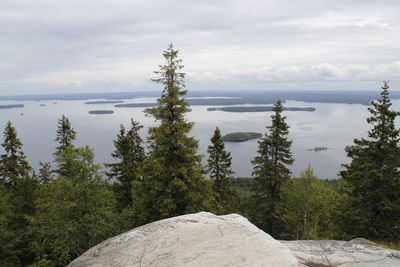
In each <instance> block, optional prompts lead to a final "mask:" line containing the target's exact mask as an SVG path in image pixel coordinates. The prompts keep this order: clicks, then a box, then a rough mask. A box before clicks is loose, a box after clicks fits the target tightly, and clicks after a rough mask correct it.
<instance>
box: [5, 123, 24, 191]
mask: <svg viewBox="0 0 400 267" xmlns="http://www.w3.org/2000/svg"><path fill="white" fill-rule="evenodd" d="M3 136H4V141H3V143H2V146H3V148H4V152H5V153H4V154H2V155H1V160H0V178H1V181H2V182H3V183H4V184H6V185H15V184H16V183H17V181H18V179H21V178H26V177H28V176H29V172H30V171H31V167H30V166H29V163H28V161H27V159H26V156H25V153H24V152H23V150H22V143H21V140H20V139H19V138H18V136H17V131H16V129H15V128H14V126H13V125H12V123H11V122H10V121H8V122H7V124H6V127H5V129H4V132H3Z"/></svg>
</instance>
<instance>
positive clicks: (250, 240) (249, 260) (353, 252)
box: [68, 212, 400, 267]
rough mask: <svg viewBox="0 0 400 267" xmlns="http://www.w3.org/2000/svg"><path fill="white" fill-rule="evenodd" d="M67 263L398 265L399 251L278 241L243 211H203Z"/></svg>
mask: <svg viewBox="0 0 400 267" xmlns="http://www.w3.org/2000/svg"><path fill="white" fill-rule="evenodd" d="M68 266H70V267H83V266H92V267H106V266H107V267H113V266H115V267H116V266H118V267H128V266H141V267H144V266H162V267H168V266H206V267H211V266H229V267H231V266H266V267H268V266H271V267H286V266H288V267H305V266H308V267H370V266H371V267H372V266H379V267H395V266H396V267H399V266H400V252H399V251H395V250H390V249H384V248H381V247H378V246H376V245H375V244H374V243H372V242H369V241H367V240H365V239H355V240H352V241H348V242H346V241H329V240H327V241H326V240H325V241H315V240H301V241H282V242H279V241H277V240H275V239H273V238H272V237H271V236H270V235H268V234H266V233H265V232H263V231H261V230H260V229H258V228H257V227H256V226H254V225H253V224H251V223H250V222H249V221H248V220H247V219H246V218H244V217H242V216H240V215H237V214H231V215H224V216H216V215H214V214H211V213H207V212H200V213H196V214H188V215H183V216H178V217H174V218H169V219H165V220H161V221H157V222H153V223H150V224H147V225H143V226H141V227H138V228H135V229H133V230H131V231H129V232H126V233H124V234H121V235H119V236H115V237H113V238H110V239H108V240H106V241H104V242H102V243H100V244H98V245H97V246H95V247H93V248H91V249H89V250H88V251H86V252H85V253H84V254H82V255H81V256H80V257H78V258H77V259H75V260H74V261H73V262H71V263H70V264H69V265H68Z"/></svg>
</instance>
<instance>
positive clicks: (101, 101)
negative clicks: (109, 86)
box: [85, 100, 124, 105]
mask: <svg viewBox="0 0 400 267" xmlns="http://www.w3.org/2000/svg"><path fill="white" fill-rule="evenodd" d="M121 103H124V101H122V100H99V101H89V102H85V105H95V104H121Z"/></svg>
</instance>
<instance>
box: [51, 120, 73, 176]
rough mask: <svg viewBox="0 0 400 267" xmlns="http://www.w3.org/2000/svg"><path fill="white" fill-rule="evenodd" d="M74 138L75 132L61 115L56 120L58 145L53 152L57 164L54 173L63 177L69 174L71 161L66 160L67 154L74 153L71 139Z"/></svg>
mask: <svg viewBox="0 0 400 267" xmlns="http://www.w3.org/2000/svg"><path fill="white" fill-rule="evenodd" d="M75 138H76V132H75V130H74V129H73V128H72V125H71V122H70V121H69V119H68V118H67V117H66V116H64V115H62V117H61V119H59V120H58V122H57V136H56V140H55V141H57V142H58V144H59V145H58V146H57V148H56V152H55V153H54V156H55V161H56V164H57V169H56V170H55V172H56V173H58V174H59V175H61V176H63V177H68V176H71V175H72V174H71V173H70V172H71V161H70V160H68V156H67V155H74V154H75V153H74V150H75V147H74V144H73V141H74V140H75Z"/></svg>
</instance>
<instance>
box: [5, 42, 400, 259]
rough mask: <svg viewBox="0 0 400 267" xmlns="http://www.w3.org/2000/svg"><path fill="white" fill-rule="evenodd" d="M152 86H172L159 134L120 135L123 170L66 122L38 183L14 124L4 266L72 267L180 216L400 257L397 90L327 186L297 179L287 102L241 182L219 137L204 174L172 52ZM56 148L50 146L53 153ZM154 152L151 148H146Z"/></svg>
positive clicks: (385, 97)
mask: <svg viewBox="0 0 400 267" xmlns="http://www.w3.org/2000/svg"><path fill="white" fill-rule="evenodd" d="M163 57H164V59H165V62H164V63H163V64H162V65H160V68H159V70H158V71H156V72H155V73H156V75H157V77H156V78H155V79H153V81H154V82H155V83H157V84H160V85H161V86H162V87H163V91H162V94H161V97H160V98H159V99H158V103H157V105H155V106H154V107H150V108H149V109H148V112H147V115H148V116H152V117H153V118H154V119H155V120H156V121H157V122H158V124H157V126H154V127H151V128H150V129H149V131H148V135H147V137H146V139H145V140H144V139H143V138H142V137H141V136H140V134H139V131H140V129H141V128H142V126H141V125H140V124H139V123H138V122H136V121H134V120H133V119H132V120H131V124H130V126H129V127H128V128H125V127H124V126H122V125H121V127H120V129H119V132H118V135H117V136H116V139H115V140H114V144H115V150H114V151H113V152H112V157H113V158H114V159H115V161H114V163H109V164H106V165H105V170H106V171H103V169H104V168H103V167H102V166H100V165H98V164H95V163H94V160H93V159H94V153H93V150H92V149H91V148H89V147H87V146H85V147H78V146H76V145H75V142H74V141H75V139H76V137H77V134H78V133H77V132H76V131H75V130H74V128H73V125H72V123H71V121H70V120H69V119H68V118H67V117H65V116H62V117H61V118H60V119H59V120H58V122H57V132H56V133H55V141H56V142H57V144H58V146H57V148H56V149H55V151H54V154H53V156H54V161H53V162H41V163H40V170H38V171H37V172H35V171H34V170H33V169H32V168H31V167H30V164H29V162H28V161H27V158H26V155H25V154H24V151H23V144H22V142H21V140H20V139H19V138H18V134H17V130H16V129H15V128H14V127H13V125H12V123H11V122H8V123H7V125H6V127H5V129H4V132H3V140H2V144H1V145H2V147H3V151H4V152H3V154H1V158H0V266H32V267H33V266H35V267H39V266H65V265H67V264H68V263H69V262H70V261H72V260H73V259H74V258H76V257H77V256H79V255H80V254H82V253H83V252H84V251H86V250H87V249H88V248H90V247H92V246H93V245H95V244H97V243H99V242H101V241H103V240H105V239H107V238H109V237H111V236H114V235H116V234H119V233H122V232H124V231H127V230H128V229H131V228H134V227H137V226H140V225H143V224H146V223H149V222H152V221H156V220H160V219H163V218H168V217H172V216H177V215H182V214H187V213H192V212H198V211H209V212H213V213H216V214H226V213H233V212H235V213H239V214H242V215H244V216H246V217H247V218H249V220H250V221H251V222H252V223H254V224H255V225H257V226H258V227H259V228H261V229H263V230H264V231H266V232H267V233H269V234H271V235H272V236H273V237H274V238H280V239H351V238H354V237H364V238H368V239H371V240H374V241H378V242H383V243H385V244H388V245H392V246H396V245H397V246H398V244H399V239H400V169H399V166H400V146H399V138H400V130H399V128H397V127H396V122H395V120H396V118H397V116H398V113H397V112H395V111H393V110H391V100H390V97H389V86H388V83H387V82H384V84H383V86H382V91H381V95H380V98H379V99H377V100H375V101H373V102H372V103H371V105H370V106H369V108H368V110H369V112H370V117H369V118H368V119H367V123H368V124H370V126H371V129H370V130H369V131H368V133H367V134H368V137H367V138H360V139H355V140H354V144H349V145H350V146H349V147H348V149H347V150H346V152H347V155H348V157H349V158H350V159H351V162H350V163H349V164H345V165H343V171H342V172H341V173H340V176H341V178H340V179H337V180H321V179H319V178H318V177H316V176H315V174H314V173H313V170H312V168H311V167H309V168H307V169H306V170H304V171H303V172H302V173H301V175H300V177H293V176H292V174H291V172H290V166H291V164H292V163H293V161H294V158H293V156H292V153H291V143H292V142H291V140H288V134H289V130H290V127H289V125H288V124H287V123H286V118H285V117H284V116H283V114H282V111H283V110H284V108H283V106H282V103H281V102H280V101H279V100H278V101H277V102H276V103H275V105H274V107H273V114H272V116H271V118H268V121H266V124H267V125H269V126H267V127H266V131H265V134H264V135H263V136H262V137H261V139H260V141H259V145H258V151H257V156H256V157H255V158H254V159H253V161H252V163H253V165H254V171H253V173H252V177H251V178H234V173H233V171H232V168H231V159H232V158H231V155H230V153H229V152H227V151H226V150H225V146H224V141H223V139H222V135H221V132H220V130H219V129H218V128H216V129H215V132H214V134H213V135H212V136H211V137H210V145H209V147H208V150H207V152H208V159H207V164H206V166H203V165H202V163H201V156H200V155H199V154H198V141H197V140H196V139H195V137H193V136H191V135H190V132H191V129H192V127H193V123H191V122H189V121H187V120H186V117H185V114H186V113H187V112H188V111H189V110H190V109H189V103H188V102H187V101H186V100H185V96H186V94H187V91H186V89H185V73H184V72H183V65H182V60H181V59H180V58H179V57H178V51H177V50H175V49H174V48H173V46H172V45H170V46H169V47H168V49H167V50H166V51H164V53H163ZM50 141H51V140H49V142H50ZM145 147H146V148H147V149H145Z"/></svg>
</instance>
